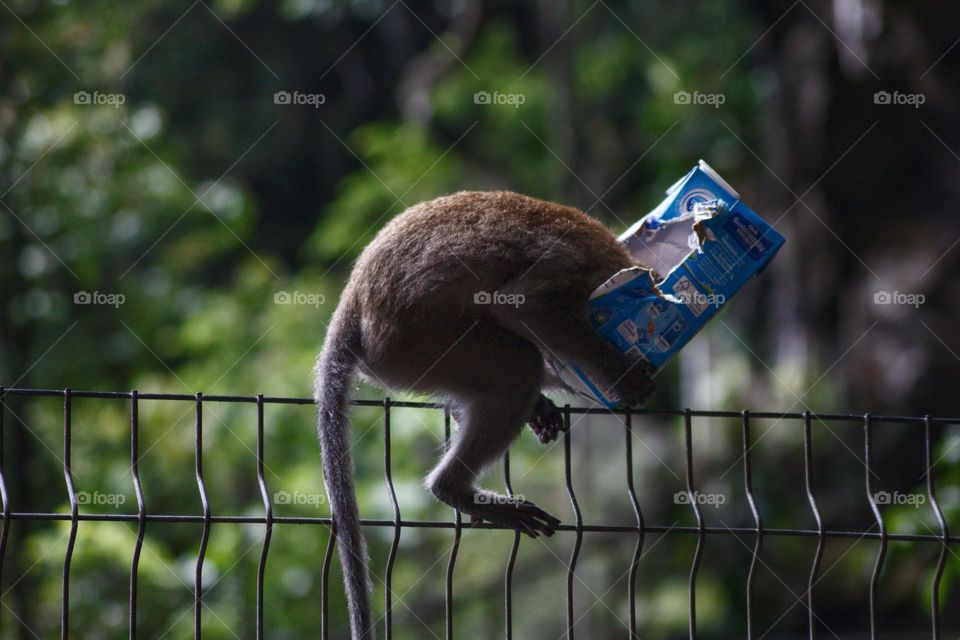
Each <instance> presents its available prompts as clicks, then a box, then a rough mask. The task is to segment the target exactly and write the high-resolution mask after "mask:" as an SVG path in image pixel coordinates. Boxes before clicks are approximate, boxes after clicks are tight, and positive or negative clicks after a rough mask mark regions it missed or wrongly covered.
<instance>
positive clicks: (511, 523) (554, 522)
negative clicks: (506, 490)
mask: <svg viewBox="0 0 960 640" xmlns="http://www.w3.org/2000/svg"><path fill="white" fill-rule="evenodd" d="M467 513H469V514H470V517H471V520H473V522H480V521H481V520H484V521H486V522H489V523H490V524H494V525H497V526H500V527H510V528H511V529H516V530H517V531H520V532H521V533H525V534H527V535H528V536H530V537H531V538H536V537H537V536H539V535H540V534H541V533H542V534H543V535H545V536H547V537H550V536H552V535H553V534H554V532H556V530H557V527H558V526H559V525H560V521H559V520H558V519H556V518H554V517H553V516H552V515H550V514H549V513H547V512H546V511H544V510H543V509H541V508H540V507H538V506H537V505H535V504H533V503H532V502H530V501H528V500H524V499H523V498H517V497H511V496H504V495H500V494H497V493H490V492H486V491H483V492H478V493H477V494H476V496H475V504H473V505H471V506H470V509H469V511H468V512H467Z"/></svg>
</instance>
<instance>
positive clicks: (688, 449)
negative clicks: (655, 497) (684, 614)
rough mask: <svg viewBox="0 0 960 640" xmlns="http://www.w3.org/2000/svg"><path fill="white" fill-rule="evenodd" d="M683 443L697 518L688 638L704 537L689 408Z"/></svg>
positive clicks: (693, 625)
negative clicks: (695, 483) (694, 468)
mask: <svg viewBox="0 0 960 640" xmlns="http://www.w3.org/2000/svg"><path fill="white" fill-rule="evenodd" d="M683 443H684V455H685V458H686V471H687V497H688V498H689V500H690V506H691V507H692V508H693V516H694V518H696V520H697V549H696V551H694V553H693V564H692V565H691V567H690V586H689V588H688V599H689V631H690V640H695V638H696V637H697V572H698V571H699V570H700V558H701V556H702V555H703V542H704V538H705V537H706V533H705V528H704V525H703V514H702V513H700V505H699V503H698V501H697V492H696V489H695V488H694V483H693V419H692V417H691V412H690V409H684V410H683Z"/></svg>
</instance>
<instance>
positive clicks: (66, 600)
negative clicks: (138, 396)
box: [60, 389, 80, 640]
mask: <svg viewBox="0 0 960 640" xmlns="http://www.w3.org/2000/svg"><path fill="white" fill-rule="evenodd" d="M72 411H73V395H72V392H71V391H70V389H64V390H63V476H64V479H65V480H66V484H67V494H68V495H69V497H70V538H69V539H68V540H67V553H66V555H65V556H64V558H63V579H62V581H61V583H60V584H61V591H60V638H61V640H67V638H69V637H70V563H71V562H72V561H73V547H74V545H75V544H76V542H77V525H78V523H79V518H78V516H79V515H80V507H79V505H78V503H77V491H76V489H75V488H74V486H73V470H72V469H71V466H70V451H71V442H70V440H71V437H72V431H73V424H72V423H73V418H72Z"/></svg>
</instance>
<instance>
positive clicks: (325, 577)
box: [320, 522, 337, 640]
mask: <svg viewBox="0 0 960 640" xmlns="http://www.w3.org/2000/svg"><path fill="white" fill-rule="evenodd" d="M336 544H337V527H336V525H335V524H333V522H331V523H330V535H329V537H327V550H326V551H325V552H324V554H323V567H322V568H321V570H320V571H321V573H320V638H321V640H328V638H329V637H330V562H331V560H332V558H333V548H334V547H335V546H336Z"/></svg>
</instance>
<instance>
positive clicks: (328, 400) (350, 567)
mask: <svg viewBox="0 0 960 640" xmlns="http://www.w3.org/2000/svg"><path fill="white" fill-rule="evenodd" d="M351 307H352V305H349V304H346V305H344V304H341V306H340V307H339V308H338V309H337V311H336V313H335V314H334V316H333V319H332V320H331V322H330V327H329V329H328V331H327V336H326V339H325V340H324V343H323V350H322V351H321V352H320V357H319V358H318V359H317V368H316V379H315V388H314V396H315V398H316V401H317V431H318V432H319V436H320V447H321V451H322V457H323V481H324V484H325V485H326V487H327V496H328V498H329V499H330V509H331V512H332V516H333V522H334V524H335V525H336V534H337V544H338V549H339V551H340V565H341V567H342V568H343V582H344V586H345V588H346V593H347V602H348V606H349V610H350V629H351V636H352V637H353V640H374V639H375V638H376V630H375V629H374V625H373V610H372V605H371V603H370V592H371V590H370V577H369V574H368V572H369V569H368V560H367V545H366V540H364V537H363V532H362V531H361V529H360V510H359V507H358V506H357V496H356V493H355V491H354V482H353V462H352V458H351V456H350V423H349V422H348V420H347V401H348V398H349V393H350V387H351V385H352V383H353V378H354V372H355V370H356V367H357V360H358V356H357V354H358V353H360V350H361V348H362V346H361V334H360V319H359V316H358V314H357V313H356V312H355V311H354V309H353V308H351Z"/></svg>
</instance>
